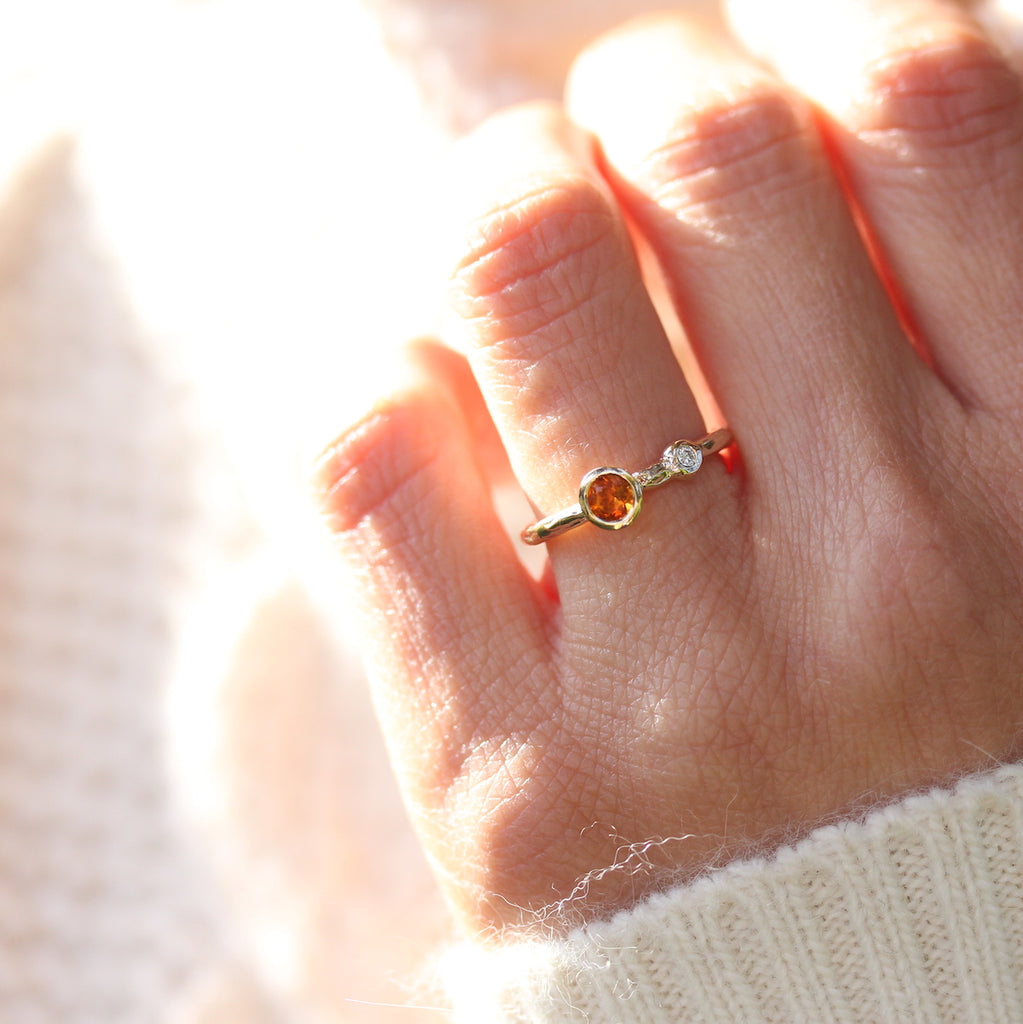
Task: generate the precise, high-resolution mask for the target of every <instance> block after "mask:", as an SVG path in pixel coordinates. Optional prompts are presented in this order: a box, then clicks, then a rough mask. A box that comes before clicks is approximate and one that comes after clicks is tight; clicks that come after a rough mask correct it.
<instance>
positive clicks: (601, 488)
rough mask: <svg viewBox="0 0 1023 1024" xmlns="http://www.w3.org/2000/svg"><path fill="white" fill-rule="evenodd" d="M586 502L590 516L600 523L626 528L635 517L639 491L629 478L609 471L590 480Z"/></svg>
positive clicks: (585, 496) (586, 492) (586, 490)
mask: <svg viewBox="0 0 1023 1024" xmlns="http://www.w3.org/2000/svg"><path fill="white" fill-rule="evenodd" d="M584 500H585V503H586V508H587V509H588V510H589V513H590V515H591V516H592V517H593V518H594V519H595V520H597V522H598V523H602V524H604V525H606V526H617V525H618V524H621V525H623V526H624V525H626V524H627V523H628V522H630V521H631V519H632V518H633V517H634V511H635V510H636V506H637V504H638V503H639V490H638V487H637V485H636V484H635V483H633V481H632V480H630V479H629V478H628V477H627V476H625V475H623V474H622V473H617V472H613V471H610V470H608V471H605V472H603V473H600V474H598V475H597V476H595V477H593V479H591V480H590V482H589V484H588V485H587V487H586V489H585V492H584Z"/></svg>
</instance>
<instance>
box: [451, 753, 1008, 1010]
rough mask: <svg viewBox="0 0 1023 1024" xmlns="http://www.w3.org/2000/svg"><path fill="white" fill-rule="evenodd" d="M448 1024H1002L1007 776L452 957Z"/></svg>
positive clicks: (977, 780) (985, 778) (977, 781)
mask: <svg viewBox="0 0 1023 1024" xmlns="http://www.w3.org/2000/svg"><path fill="white" fill-rule="evenodd" d="M448 981H449V985H450V988H451V991H452V994H453V997H454V999H455V1002H456V1005H457V1007H458V1014H457V1018H456V1019H457V1020H458V1021H459V1022H465V1024H470V1022H472V1024H511V1022H516V1024H525V1022H527V1021H528V1022H531V1024H539V1022H541V1021H542V1022H545V1024H569V1022H572V1024H579V1022H583V1021H586V1022H592V1024H669V1022H670V1024H683V1022H684V1024H754V1022H755V1024H768V1022H770V1024H797V1022H805V1024H852V1022H856V1024H882V1022H883V1024H910V1022H913V1024H938V1022H945V1024H967V1022H974V1024H1019V1022H1020V1021H1023V768H1021V767H1019V766H1011V767H1005V768H1002V769H1000V770H998V771H995V772H992V773H991V774H987V775H981V776H977V777H971V778H967V779H964V780H963V781H961V782H960V783H959V784H958V785H957V786H956V787H955V789H954V790H951V791H940V790H936V791H934V792H930V793H927V794H924V795H918V796H913V797H910V798H908V799H906V800H904V801H903V802H901V803H899V804H896V805H893V806H891V807H886V808H884V809H881V810H878V811H875V812H874V813H872V814H871V815H869V816H868V817H867V818H866V819H865V820H863V821H860V822H844V823H841V824H836V825H831V826H829V827H826V828H823V829H821V830H819V831H818V832H816V833H814V834H813V835H811V836H810V837H808V838H807V839H806V840H805V841H804V842H801V843H799V844H798V845H796V846H793V847H788V848H785V849H782V850H780V851H779V852H777V853H776V854H775V855H773V856H772V857H770V858H768V859H765V860H756V861H748V862H744V863H737V864H733V865H731V866H729V867H726V868H723V869H721V870H719V871H716V872H714V873H713V874H711V875H709V876H708V877H706V878H703V879H702V880H700V881H698V882H696V883H694V884H691V885H687V886H684V887H682V888H678V889H674V890H672V891H669V892H666V893H664V894H663V895H658V896H654V897H653V898H651V899H648V900H647V901H645V902H644V903H642V904H641V905H640V906H638V907H636V908H635V909H634V910H632V911H630V912H627V913H623V914H621V915H619V916H618V917H616V918H615V919H613V920H611V921H604V922H597V923H593V924H590V925H588V926H587V927H585V928H582V929H580V930H578V931H575V932H573V933H572V934H571V935H570V936H569V937H568V938H567V939H564V940H562V941H551V942H536V943H533V944H516V945H509V946H508V947H507V948H505V949H503V950H501V951H499V952H491V953H485V952H481V951H473V952H467V951H462V952H461V953H459V954H457V955H456V956H454V957H452V959H451V960H450V961H449V963H448Z"/></svg>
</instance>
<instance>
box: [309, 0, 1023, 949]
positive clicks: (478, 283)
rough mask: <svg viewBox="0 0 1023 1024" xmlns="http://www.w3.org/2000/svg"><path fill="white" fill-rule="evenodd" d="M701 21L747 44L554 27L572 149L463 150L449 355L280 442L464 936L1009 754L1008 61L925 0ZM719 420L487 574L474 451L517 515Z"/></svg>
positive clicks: (586, 906)
mask: <svg viewBox="0 0 1023 1024" xmlns="http://www.w3.org/2000/svg"><path fill="white" fill-rule="evenodd" d="M765 7H769V9H770V10H772V11H773V12H774V18H773V19H765V18H764V17H763V9H764V8H765ZM825 12H826V16H825ZM731 13H732V16H733V21H734V25H735V30H736V32H737V33H738V35H739V37H740V38H741V40H742V42H743V43H744V44H745V46H746V47H747V48H748V49H749V50H751V51H755V52H756V53H757V54H759V55H760V56H761V57H762V58H763V59H764V61H765V62H766V63H755V62H754V60H753V58H751V57H750V56H748V54H747V53H745V52H744V51H743V50H741V49H740V47H739V45H738V44H737V43H736V42H733V41H730V40H729V39H727V38H726V37H725V36H724V35H723V34H720V33H719V32H718V31H717V30H704V29H700V30H697V29H695V28H694V27H693V26H691V25H688V24H686V22H685V21H684V20H683V19H682V18H681V17H673V16H672V17H667V16H666V17H664V18H660V19H658V20H656V21H653V22H646V23H643V24H640V25H637V26H631V27H629V28H627V29H625V30H622V31H621V32H618V33H615V34H613V35H612V36H611V37H609V38H607V39H605V40H603V41H602V42H601V43H600V44H598V45H597V46H596V47H595V48H594V49H592V50H591V51H590V52H588V53H587V54H584V55H583V56H582V58H581V59H580V61H579V63H578V66H577V68H576V71H575V73H574V76H573V79H572V88H571V90H570V95H569V107H568V109H569V112H570V113H571V115H573V116H574V118H575V119H576V120H577V121H579V122H581V123H583V124H585V126H586V129H588V130H589V131H590V132H592V133H594V136H595V137H596V138H597V139H599V141H600V146H601V147H602V149H598V147H597V146H596V145H595V144H594V143H593V142H592V138H591V136H589V135H587V134H585V133H584V132H582V131H580V130H579V129H577V128H575V127H573V126H572V125H571V124H570V122H569V120H568V115H567V114H566V113H564V112H562V111H561V110H558V109H556V108H553V107H542V108H529V109H523V110H518V111H514V112H511V113H509V114H506V115H503V116H501V117H500V118H498V119H497V120H496V121H494V122H492V123H491V124H489V125H488V126H486V127H485V128H484V129H483V130H482V131H481V132H479V133H478V134H477V136H476V137H475V138H474V139H473V140H471V141H470V142H469V143H468V145H467V147H466V148H465V150H464V152H463V154H462V159H463V160H464V162H465V164H466V167H467V172H466V180H467V182H475V183H476V185H475V188H474V190H473V192H472V195H473V196H477V195H480V194H482V195H481V197H480V198H478V199H477V198H470V199H469V200H468V203H469V205H470V207H472V208H471V209H470V211H469V215H468V217H467V231H466V233H465V239H466V241H465V243H464V245H463V248H462V251H461V254H460V259H459V260H458V263H457V267H456V269H455V272H454V275H453V288H452V296H453V298H452V304H453V308H454V310H455V311H456V313H457V315H458V317H459V319H460V323H461V328H460V329H461V331H462V332H463V336H464V339H465V340H466V342H467V346H466V347H467V349H468V352H469V355H468V364H465V363H464V362H463V361H462V359H461V357H460V356H455V355H454V354H453V353H451V352H445V351H443V350H441V349H439V348H437V347H436V346H420V347H419V348H418V349H416V350H415V351H414V352H413V356H412V359H413V362H414V363H415V365H416V367H417V369H416V373H415V375H414V379H413V380H412V382H411V383H409V384H407V385H405V386H403V387H402V388H401V389H400V390H399V391H397V392H396V393H395V394H393V395H392V396H390V397H389V398H387V399H386V400H384V401H381V403H379V405H378V406H377V408H376V409H375V411H374V412H373V413H371V414H370V415H369V416H367V417H365V418H364V419H363V420H362V421H360V422H359V423H357V424H356V425H354V426H353V427H352V428H351V429H350V430H348V431H346V432H345V433H344V434H343V435H342V436H341V437H340V438H339V439H338V441H337V442H336V443H335V445H334V446H333V447H332V449H331V450H330V452H329V453H328V455H327V456H326V457H325V459H324V461H323V463H322V465H321V467H320V470H319V482H320V484H321V486H322V487H323V488H324V491H325V494H326V498H325V502H326V507H327V509H328V512H329V514H330V521H331V523H332V524H333V527H334V529H335V530H336V532H337V537H338V540H339V543H340V546H341V549H342V551H343V552H344V554H345V556H346V559H347V561H348V562H349V564H350V565H351V566H352V568H353V570H354V572H355V575H356V579H357V585H358V586H359V588H360V592H361V594H362V596H363V603H364V608H365V615H366V624H367V635H368V638H369V642H370V644H371V648H372V653H373V662H374V677H375V688H376V690H375V692H376V696H377V702H378V706H379V709H380V714H381V718H382V721H383V724H384V728H385V731H386V733H387V735H388V739H389V743H390V747H391V750H392V755H393V760H394V763H395V767H396V770H397V772H398V775H399V779H400V781H401V783H402V785H403V788H404V791H405V794H406V797H407V800H408V803H409V807H410V808H411V811H412V815H413V818H414V820H415V823H416V826H417V828H418V830H419V832H420V835H421V837H422V841H423V843H424V845H425V848H426V850H427V853H428V855H429V856H430V858H431V861H432V863H433V864H434V866H435V868H436V870H437V873H438V877H439V878H440V879H441V881H442V884H443V886H444V888H445V891H446V893H447V896H448V898H449V900H450V903H451V906H452V908H453V910H454V912H455V914H456V916H457V917H458V919H459V920H460V921H461V923H462V924H463V925H464V926H465V927H466V928H467V929H468V930H469V931H470V932H472V933H475V934H477V935H482V936H493V935H494V934H495V931H496V930H498V929H503V928H506V927H515V928H520V927H521V928H524V929H526V930H527V931H528V930H531V929H539V928H544V929H546V928H549V927H554V928H559V927H567V926H569V925H570V924H572V923H574V922H576V921H578V920H580V919H585V918H587V917H593V916H596V915H600V914H605V913H607V912H608V911H610V910H612V909H614V908H617V907H621V906H627V905H630V904H631V903H632V902H633V901H634V900H636V899H638V898H641V897H642V896H643V895H645V894H646V893H648V892H650V891H652V890H655V889H657V888H659V887H662V886H663V885H665V884H667V882H669V881H670V880H673V879H677V878H684V877H689V876H692V875H693V874H696V873H699V872H701V871H704V870H707V869H708V867H710V866H712V865H713V864H715V863H720V862H722V861H723V860H725V859H727V858H731V857H734V856H739V855H742V854H743V853H744V852H746V851H748V850H750V849H758V850H763V849H769V848H770V847H772V846H776V845H778V844H779V843H781V842H785V841H787V840H789V839H791V838H792V837H793V836H794V835H798V834H801V833H804V832H806V831H807V830H808V829H810V828H812V827H813V826H814V825H815V824H817V823H819V822H821V821H822V820H827V819H830V818H832V817H834V816H835V815H843V814H846V815H847V814H855V813H858V811H859V810H860V809H861V808H863V807H864V806H867V805H872V804H876V803H877V802H879V801H885V800H891V799H895V798H897V797H898V796H900V795H902V794H904V793H906V792H908V791H911V790H913V789H916V788H919V787H922V786H926V785H930V784H935V783H939V784H940V783H942V782H947V781H949V780H951V779H952V778H953V777H955V776H956V775H957V774H959V773H962V772H964V771H971V770H979V769H982V768H984V767H986V766H990V765H993V764H994V763H997V762H999V761H1003V760H1008V759H1012V758H1014V757H1015V756H1016V755H1017V754H1018V750H1017V747H1018V736H1019V727H1020V723H1021V721H1023V599H1021V594H1023V590H1021V578H1023V471H1021V468H1020V458H1019V450H1020V442H1021V440H1023V353H1021V344H1020V343H1021V332H1023V328H1021V327H1020V325H1021V323H1023V282H1021V279H1020V267H1023V88H1021V84H1020V80H1019V78H1018V77H1017V75H1016V73H1015V72H1014V71H1013V70H1012V69H1011V68H1010V65H1009V64H1008V63H1007V61H1006V59H1004V58H1003V56H1002V55H1000V53H999V52H998V51H996V50H995V48H994V47H993V46H992V45H991V43H990V42H989V41H988V40H987V39H986V38H985V37H984V35H983V33H982V32H981V30H980V29H979V28H978V27H977V26H976V25H975V24H974V23H973V22H972V21H971V19H970V16H969V15H968V14H967V13H966V12H965V11H964V10H963V9H962V8H961V7H960V6H959V5H956V4H953V3H939V2H935V0H833V2H831V3H829V4H821V3H820V2H819V0H780V2H778V3H775V4H773V5H763V4H758V0H743V2H741V3H738V2H737V3H734V4H733V5H732V11H731ZM794 23H803V24H805V26H806V32H805V33H802V34H800V37H799V38H800V40H802V41H803V42H805V40H806V39H807V38H813V39H814V41H815V45H814V54H813V55H811V57H814V58H816V59H811V57H808V56H807V55H806V54H805V52H803V50H805V46H804V47H803V50H801V49H800V47H799V46H797V45H796V42H795V40H794V39H793V38H791V35H792V34H791V33H788V32H787V30H786V26H790V25H792V24H794ZM708 32H709V33H710V34H708ZM822 55H824V56H823V57H822ZM601 152H602V153H603V154H606V155H604V156H600V155H598V154H599V153H601ZM480 183H482V185H481V184H480ZM467 187H468V186H467ZM853 207H856V213H855V214H854V212H853ZM627 224H628V225H629V226H627ZM630 230H631V232H632V234H631V235H630ZM636 239H641V240H642V241H641V242H640V243H639V244H640V245H641V246H643V247H649V250H650V251H651V252H652V254H653V255H654V257H655V258H656V260H657V262H658V263H659V264H660V268H661V271H662V273H663V276H664V279H665V280H666V282H667V293H668V294H669V296H670V302H671V303H672V306H673V310H674V315H675V316H677V317H678V320H679V321H680V322H681V325H682V327H683V328H684V337H683V335H682V334H681V333H679V336H678V337H669V334H672V335H673V334H674V333H675V332H672V331H669V332H667V333H666V331H665V329H664V328H663V327H662V324H661V321H660V320H659V318H658V316H657V315H656V314H655V311H654V306H653V304H652V300H651V297H650V294H651V292H650V289H649V288H648V286H647V284H646V283H645V279H644V276H643V274H642V273H641V270H640V267H639V261H638V259H637V256H636V248H635V245H634V242H635V240H636ZM683 366H685V367H686V370H687V371H688V372H687V373H684V372H683V370H682V367H683ZM697 366H698V368H699V373H697V372H695V371H694V367H697ZM724 423H726V424H727V425H728V426H729V427H730V429H731V430H732V432H733V433H734V436H735V438H736V449H735V451H736V455H735V457H734V458H733V460H732V463H731V466H730V467H726V465H725V462H724V461H723V460H722V459H721V458H720V457H717V456H715V457H712V458H710V459H709V460H708V464H707V465H706V466H704V468H703V469H702V470H701V471H700V472H699V474H697V475H696V476H694V477H693V478H691V479H689V480H686V481H673V482H670V483H668V484H666V485H664V486H663V487H661V488H659V489H657V490H656V491H654V492H651V493H650V494H649V495H648V497H647V500H646V502H645V504H644V508H643V511H642V513H641V515H640V516H639V518H638V519H637V520H636V522H635V523H634V524H633V525H632V526H630V527H629V528H628V529H626V530H623V531H621V532H619V533H609V532H605V531H600V530H598V529H596V528H594V527H591V526H585V527H581V528H579V529H577V530H574V531H573V532H571V533H569V534H566V535H565V536H563V537H559V538H557V539H555V540H552V541H551V542H550V544H549V550H548V553H549V559H550V561H549V565H548V566H547V568H546V570H545V572H544V573H543V575H542V578H541V579H540V580H539V581H538V580H536V579H535V578H534V576H533V575H531V574H530V573H529V572H528V571H527V570H526V569H525V568H523V565H522V563H521V560H520V557H519V548H520V545H519V542H518V541H517V540H515V539H514V537H512V536H509V533H508V531H507V530H506V529H505V528H504V527H503V526H502V525H501V523H500V521H499V520H498V518H497V515H496V513H495V508H494V501H493V499H492V494H491V485H492V484H493V483H494V482H495V481H501V480H506V479H509V478H512V477H513V478H514V479H515V480H517V481H518V483H519V484H520V485H521V487H522V489H523V490H524V491H525V493H526V495H527V496H528V498H529V500H530V501H531V502H532V504H533V506H534V507H535V509H536V510H538V512H542V513H546V512H550V511H554V510H557V509H560V508H563V507H564V506H565V505H566V504H571V502H572V501H573V500H574V496H575V493H576V490H577V487H578V482H579V479H580V478H581V477H582V475H583V474H584V473H586V472H587V471H588V470H590V469H592V468H594V467H595V466H599V465H616V466H622V467H624V468H627V469H639V468H642V467H644V466H647V465H649V464H650V463H651V462H652V461H653V460H655V459H656V458H657V457H658V455H659V454H660V452H661V451H662V449H663V448H664V446H665V445H666V444H667V443H669V442H670V441H673V440H675V439H677V438H680V437H690V438H696V437H699V436H700V435H702V434H703V433H704V432H705V431H706V430H707V429H710V428H713V427H717V426H720V425H721V424H724ZM520 525H524V523H523V524H520ZM651 842H652V843H653V844H654V845H651V846H649V848H648V844H649V843H651ZM616 863H617V864H620V865H623V866H621V867H619V868H617V869H616V870H612V871H610V872H604V871H603V870H602V869H604V868H606V867H608V866H610V865H614V864H616ZM568 897H572V898H571V899H569V900H568V902H567V903H566V902H565V901H566V898H568ZM552 908H554V910H555V911H556V912H554V913H552V912H551V909H552Z"/></svg>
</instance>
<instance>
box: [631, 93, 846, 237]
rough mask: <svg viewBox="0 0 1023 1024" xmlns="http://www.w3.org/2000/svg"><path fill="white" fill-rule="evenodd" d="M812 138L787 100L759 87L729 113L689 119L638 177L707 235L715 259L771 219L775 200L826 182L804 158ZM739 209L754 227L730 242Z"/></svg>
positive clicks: (822, 170) (818, 167)
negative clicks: (760, 216)
mask: <svg viewBox="0 0 1023 1024" xmlns="http://www.w3.org/2000/svg"><path fill="white" fill-rule="evenodd" d="M811 137H812V129H811V128H810V127H809V126H808V124H807V123H806V122H805V120H804V119H803V118H801V117H797V116H796V115H795V112H794V110H793V108H792V100H791V97H788V96H785V95H780V94H778V93H777V92H774V91H772V90H770V89H769V88H766V87H764V88H762V89H761V90H760V91H759V92H757V93H754V94H753V95H752V96H749V97H747V98H744V99H743V100H740V101H738V102H737V103H736V105H735V106H733V107H722V108H710V109H707V110H703V111H700V112H698V113H693V114H689V115H687V119H686V121H685V122H683V123H682V124H680V125H678V126H676V127H675V128H674V130H673V131H672V133H671V134H670V136H669V138H668V140H667V141H666V142H664V143H662V144H661V145H659V146H658V147H657V148H656V149H655V150H653V151H652V152H650V153H648V154H647V155H646V156H645V157H644V158H643V162H642V164H641V167H640V170H639V172H638V177H639V179H640V180H641V181H644V182H649V185H650V188H649V192H648V195H649V197H650V199H651V200H652V201H653V202H654V203H656V204H657V205H659V206H662V207H664V208H666V209H669V210H671V211H672V213H673V215H674V216H676V217H679V218H680V219H683V220H685V222H686V223H688V224H689V225H690V226H694V227H699V226H703V227H710V228H711V238H712V239H713V241H714V243H715V244H713V245H711V246H710V247H709V250H710V251H711V252H714V251H716V250H717V249H718V247H719V246H720V245H721V244H725V245H728V244H729V243H731V244H738V240H739V239H740V238H744V237H747V232H748V231H749V228H750V226H751V223H752V224H755V223H756V220H755V217H756V212H757V210H760V211H761V212H764V211H769V210H770V209H771V208H772V207H774V206H775V205H776V204H777V203H778V200H779V198H785V197H786V196H788V195H789V194H790V193H796V192H798V191H800V190H802V189H805V188H806V187H807V186H808V185H812V184H813V182H814V181H815V180H816V179H818V178H819V177H820V176H821V175H822V174H826V165H825V164H824V163H823V162H821V161H818V160H815V159H812V158H811V159H808V158H807V157H808V156H809V155H810V154H811V153H812V149H811V150H810V153H808V151H807V143H808V140H809V139H810V138H811ZM740 205H741V206H744V207H745V206H749V207H750V209H749V214H750V216H751V218H752V219H751V223H746V224H744V225H741V227H742V228H743V229H744V230H741V231H739V232H738V233H736V234H734V235H729V232H728V230H727V225H728V223H729V222H730V221H731V220H732V218H733V217H734V216H737V214H736V213H734V212H733V211H735V210H736V207H737V206H740ZM721 214H724V216H721Z"/></svg>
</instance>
